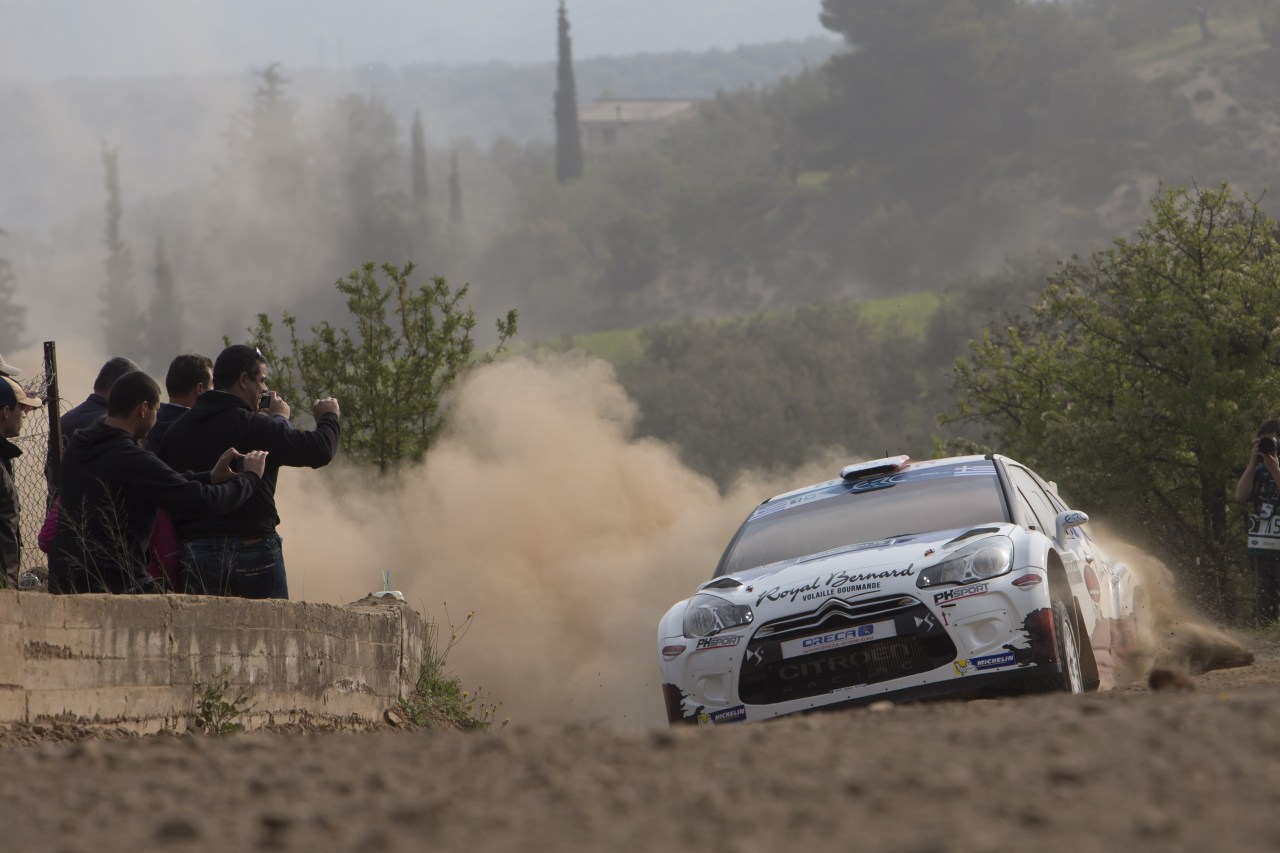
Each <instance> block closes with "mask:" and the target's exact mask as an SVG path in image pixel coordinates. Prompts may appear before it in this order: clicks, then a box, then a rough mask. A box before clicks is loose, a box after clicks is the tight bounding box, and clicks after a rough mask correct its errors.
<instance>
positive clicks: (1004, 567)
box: [686, 536, 1013, 618]
mask: <svg viewBox="0 0 1280 853" xmlns="http://www.w3.org/2000/svg"><path fill="white" fill-rule="evenodd" d="M1011 569H1013V540H1011V539H1009V538H1008V537H1006V536H992V537H989V538H987V539H981V540H979V541H977V542H974V543H973V544H972V545H969V546H968V547H966V548H962V549H960V550H959V551H957V552H956V553H954V554H952V555H951V556H950V557H947V559H945V560H943V561H942V562H941V563H938V564H937V565H934V566H930V567H929V568H927V569H924V570H923V571H921V572H920V577H918V578H916V586H918V587H920V588H921V589H924V588H925V587H931V586H939V585H941V584H966V583H974V582H975V581H984V580H986V579H987V578H994V577H998V576H1000V575H1004V574H1008V573H1009V571H1010V570H1011ZM686 618H687V617H686Z"/></svg>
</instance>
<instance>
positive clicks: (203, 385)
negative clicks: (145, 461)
mask: <svg viewBox="0 0 1280 853" xmlns="http://www.w3.org/2000/svg"><path fill="white" fill-rule="evenodd" d="M212 387H213V362H212V361H210V360H209V356H207V355H196V354H194V353H189V354H187V355H180V356H178V357H177V358H175V359H174V360H173V361H171V362H169V372H168V373H166V374H165V375H164V390H165V391H167V392H168V393H169V402H167V403H161V404H160V411H159V412H157V413H156V425H155V426H153V427H152V428H151V432H149V433H147V440H146V441H145V442H143V446H145V447H146V448H147V450H150V451H151V452H152V453H156V452H158V451H159V450H160V442H161V441H163V440H164V434H165V433H166V432H168V431H169V427H170V426H172V425H173V422H174V421H176V420H177V419H178V418H180V417H182V416H183V415H185V414H186V413H187V409H190V408H191V407H192V406H194V405H195V404H196V398H197V397H199V396H200V395H201V394H203V393H204V392H205V391H208V390H209V389H210V388H212Z"/></svg>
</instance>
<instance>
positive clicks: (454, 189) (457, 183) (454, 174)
mask: <svg viewBox="0 0 1280 853" xmlns="http://www.w3.org/2000/svg"><path fill="white" fill-rule="evenodd" d="M449 219H450V220H452V221H453V222H461V221H462V178H461V177H459V175H458V152H457V151H454V152H453V153H452V154H451V155H450V156H449Z"/></svg>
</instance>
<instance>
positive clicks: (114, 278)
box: [102, 145, 145, 358]
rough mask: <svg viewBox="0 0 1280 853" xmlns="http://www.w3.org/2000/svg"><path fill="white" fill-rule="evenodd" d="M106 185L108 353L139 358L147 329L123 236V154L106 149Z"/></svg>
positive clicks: (105, 316)
mask: <svg viewBox="0 0 1280 853" xmlns="http://www.w3.org/2000/svg"><path fill="white" fill-rule="evenodd" d="M102 168H103V183H104V185H105V187H106V190H107V204H106V211H107V225H106V228H105V230H104V232H103V236H104V237H105V238H106V242H107V260H106V262H105V263H104V264H103V267H104V269H105V271H106V274H107V278H106V281H105V283H104V284H103V287H102V319H103V324H102V331H103V336H104V338H105V341H106V345H107V350H108V351H109V352H111V353H113V354H115V355H123V356H126V357H132V358H137V357H139V354H140V353H141V352H143V351H144V350H145V335H144V332H145V326H144V325H143V323H142V322H141V321H140V319H139V311H138V300H137V296H136V294H135V293H134V290H133V260H132V258H131V256H130V254H129V247H128V246H127V245H126V244H125V242H124V238H123V237H122V236H121V234H120V220H121V217H122V216H123V212H124V211H123V205H122V203H121V201H120V151H119V149H115V148H107V147H106V145H103V146H102Z"/></svg>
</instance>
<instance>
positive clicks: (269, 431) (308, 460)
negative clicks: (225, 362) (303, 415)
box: [160, 391, 340, 539]
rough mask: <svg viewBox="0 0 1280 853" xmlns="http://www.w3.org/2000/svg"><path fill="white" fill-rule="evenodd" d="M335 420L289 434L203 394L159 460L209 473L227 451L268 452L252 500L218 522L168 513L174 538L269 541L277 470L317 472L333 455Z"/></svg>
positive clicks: (218, 396)
mask: <svg viewBox="0 0 1280 853" xmlns="http://www.w3.org/2000/svg"><path fill="white" fill-rule="evenodd" d="M339 435H340V433H339V427H338V416H337V415H334V414H326V415H321V417H320V419H319V421H318V422H317V423H316V428H315V429H313V430H302V429H294V428H293V427H291V426H290V425H289V424H287V423H285V422H284V421H283V420H282V419H278V418H273V417H271V416H270V415H267V414H265V413H263V412H255V411H253V410H252V409H250V408H249V406H248V404H247V403H245V401H244V400H241V399H240V398H239V397H237V396H236V395H234V394H232V393H230V392H228V391H206V392H204V393H203V394H201V395H200V396H199V397H198V398H196V404H195V405H194V406H192V407H191V409H190V410H189V411H188V412H187V413H186V414H185V415H183V416H182V417H181V418H180V419H179V420H178V421H177V422H176V423H175V424H174V425H173V426H171V427H169V431H168V432H167V433H165V437H164V441H163V442H161V443H160V458H161V459H163V460H164V461H165V462H168V463H169V464H170V465H172V466H173V467H174V468H177V469H178V470H192V471H205V470H208V469H209V468H212V467H213V465H214V463H215V462H217V461H218V457H219V456H221V455H222V454H223V453H224V452H226V449H227V448H228V447H234V448H235V449H236V450H238V451H240V452H241V453H248V452H249V451H250V450H265V451H267V470H266V472H265V473H264V474H263V477H262V483H261V484H260V485H259V486H258V488H256V489H254V491H253V496H252V497H250V498H249V500H247V501H245V503H244V505H243V506H241V507H240V508H239V509H236V510H234V511H232V512H229V513H227V514H226V515H223V516H219V517H217V518H209V517H207V516H204V517H201V516H198V515H196V514H195V513H180V512H175V513H173V523H174V525H175V526H176V527H177V529H178V538H179V539H202V538H205V539H208V538H215V537H219V536H241V537H244V538H246V539H250V538H259V537H263V536H271V535H273V534H274V533H275V531H276V525H278V524H279V523H280V516H279V514H278V513H277V512H276V477H277V475H278V474H279V472H280V468H281V467H282V466H285V465H288V466H290V467H294V468H321V467H323V466H325V465H328V464H329V463H330V462H331V461H333V457H334V456H336V455H337V453H338V438H339Z"/></svg>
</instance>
